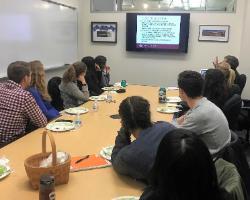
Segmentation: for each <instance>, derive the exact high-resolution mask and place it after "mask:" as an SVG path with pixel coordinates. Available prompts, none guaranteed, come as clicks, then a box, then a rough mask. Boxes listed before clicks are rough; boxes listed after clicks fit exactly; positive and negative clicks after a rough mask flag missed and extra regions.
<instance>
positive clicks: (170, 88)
mask: <svg viewBox="0 0 250 200" xmlns="http://www.w3.org/2000/svg"><path fill="white" fill-rule="evenodd" d="M167 90H179V88H178V87H167Z"/></svg>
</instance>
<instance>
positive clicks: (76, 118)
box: [74, 113, 82, 128]
mask: <svg viewBox="0 0 250 200" xmlns="http://www.w3.org/2000/svg"><path fill="white" fill-rule="evenodd" d="M74 124H75V128H79V127H80V126H81V124H82V121H81V118H80V114H79V113H77V114H76V116H75V120H74Z"/></svg>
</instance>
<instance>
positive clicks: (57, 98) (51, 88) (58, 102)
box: [48, 76, 64, 111]
mask: <svg viewBox="0 0 250 200" xmlns="http://www.w3.org/2000/svg"><path fill="white" fill-rule="evenodd" d="M61 81H62V78H61V77H58V76H55V77H53V78H51V79H50V80H49V82H48V93H49V95H50V97H51V99H52V101H51V105H52V106H54V107H55V108H56V109H57V110H58V111H61V110H63V109H64V107H63V100H62V98H61V93H60V90H59V85H60V84H61Z"/></svg>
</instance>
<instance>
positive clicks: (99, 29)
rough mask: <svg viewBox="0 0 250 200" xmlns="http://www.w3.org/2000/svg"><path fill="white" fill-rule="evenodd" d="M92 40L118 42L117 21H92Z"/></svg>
mask: <svg viewBox="0 0 250 200" xmlns="http://www.w3.org/2000/svg"><path fill="white" fill-rule="evenodd" d="M91 42H107V43H117V22H91Z"/></svg>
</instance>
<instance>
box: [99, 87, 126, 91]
mask: <svg viewBox="0 0 250 200" xmlns="http://www.w3.org/2000/svg"><path fill="white" fill-rule="evenodd" d="M102 89H103V90H104V91H117V90H119V89H121V87H118V86H116V87H103V88H102Z"/></svg>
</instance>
